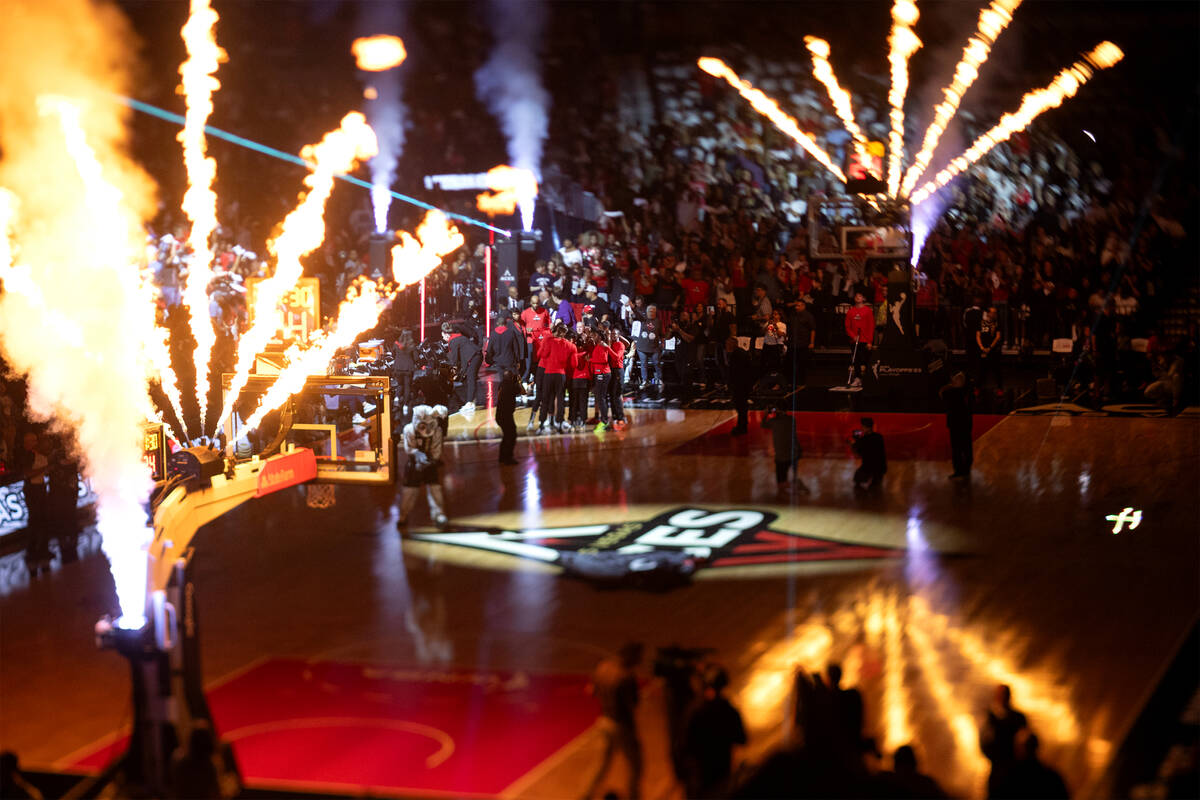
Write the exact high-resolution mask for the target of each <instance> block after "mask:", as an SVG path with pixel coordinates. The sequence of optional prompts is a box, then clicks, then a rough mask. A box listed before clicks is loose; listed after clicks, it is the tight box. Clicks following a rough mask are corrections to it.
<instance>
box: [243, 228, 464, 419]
mask: <svg viewBox="0 0 1200 800" xmlns="http://www.w3.org/2000/svg"><path fill="white" fill-rule="evenodd" d="M400 241H401V243H400V244H399V245H396V246H395V247H394V248H392V261H393V269H394V271H395V275H396V281H397V284H396V285H394V286H392V287H388V288H386V289H384V288H382V287H380V286H378V285H377V284H375V283H374V282H373V281H370V280H366V279H363V280H361V281H359V282H358V283H356V284H355V285H354V286H352V287H351V288H350V291H349V292H348V293H347V296H346V299H345V300H344V301H342V305H341V307H340V308H339V309H338V317H337V321H336V322H335V323H334V324H333V327H332V328H331V329H330V330H328V331H322V332H320V333H319V334H318V335H317V338H316V339H315V341H314V342H312V343H310V345H309V346H308V347H302V346H301V345H299V344H296V345H293V346H292V347H290V348H288V350H287V352H286V353H285V356H286V357H287V362H288V365H287V366H286V367H285V368H284V369H283V371H282V372H280V373H279V377H278V378H276V380H275V382H274V383H272V384H271V386H270V388H269V389H267V393H266V394H265V395H264V396H263V398H262V400H261V401H260V402H259V404H258V408H256V409H255V410H254V412H253V413H252V414H251V415H250V418H249V419H247V420H246V422H245V426H244V427H243V428H242V429H240V430H242V431H251V430H253V429H254V428H257V427H258V425H259V424H260V423H261V422H262V420H263V417H265V416H266V415H267V414H268V413H270V412H271V411H272V410H274V409H276V408H278V407H279V406H281V405H282V404H283V403H284V401H286V400H287V399H288V398H289V397H291V396H292V395H293V394H295V393H296V392H298V391H300V389H302V388H303V387H304V382H305V381H306V380H308V376H310V375H324V374H325V373H326V372H327V371H328V367H329V362H330V360H331V359H332V358H333V357H334V355H336V354H337V351H338V350H340V349H342V348H343V347H349V346H350V345H352V344H354V340H355V338H357V337H358V335H359V334H361V333H362V332H363V331H365V330H368V329H370V328H373V327H375V325H376V324H377V323H378V322H379V315H380V313H381V312H382V311H383V310H384V309H385V308H387V306H388V304H390V303H391V302H392V298H394V297H395V296H396V292H398V291H399V290H400V289H402V288H404V287H405V286H406V285H408V284H410V283H415V282H417V281H419V280H421V278H423V277H425V275H427V274H428V273H429V272H430V271H432V270H433V269H434V268H435V267H437V266H438V265H439V264H441V263H442V258H443V257H444V256H447V255H449V254H450V253H453V252H454V251H455V250H457V249H458V248H460V247H462V246H463V242H464V238H463V235H462V233H460V232H459V230H458V229H457V228H456V227H454V226H453V225H451V224H450V223H449V221H448V220H447V219H446V215H445V214H443V213H442V212H441V211H430V212H429V213H428V214H426V215H425V220H424V221H423V222H422V223H421V225H420V226H419V227H418V228H417V235H416V237H413V236H411V235H410V234H409V233H408V232H407V231H401V232H400ZM231 396H233V395H232V393H231Z"/></svg>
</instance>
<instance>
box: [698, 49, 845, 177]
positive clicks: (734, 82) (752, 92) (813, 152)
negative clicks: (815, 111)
mask: <svg viewBox="0 0 1200 800" xmlns="http://www.w3.org/2000/svg"><path fill="white" fill-rule="evenodd" d="M696 63H697V65H698V66H699V67H700V69H702V70H704V71H705V72H707V73H708V74H709V75H713V76H715V77H717V78H724V79H725V81H726V83H728V84H729V85H730V86H732V87H733V88H734V89H737V91H738V94H740V95H741V96H742V97H744V98H746V100H747V101H748V102H749V103H750V105H751V106H753V107H754V110H755V111H757V112H758V113H760V114H762V115H763V116H764V117H766V118H767V119H769V120H771V122H773V123H774V124H775V127H776V128H778V129H779V130H781V131H782V132H783V133H786V134H787V135H788V136H790V137H791V138H792V139H794V140H795V141H796V143H797V144H799V145H800V146H801V147H803V148H804V150H805V152H807V153H808V154H809V155H810V156H812V157H813V158H815V159H816V160H817V161H818V162H819V163H820V164H821V165H822V166H824V167H825V169H827V170H829V171H830V172H832V173H833V174H834V175H836V176H837V179H838V180H840V181H841V182H842V183H845V182H846V173H844V172H842V170H841V169H840V168H839V167H838V166H837V165H836V164H834V163H833V161H832V160H831V159H830V158H829V154H828V153H826V152H825V151H824V150H822V149H821V148H820V146H819V145H817V143H816V141H814V140H813V138H812V137H811V136H809V135H808V134H807V133H805V132H804V131H802V130H800V125H799V123H797V122H796V119H795V118H794V117H792V116H790V115H788V114H787V113H786V112H784V110H783V109H781V108H780V107H779V104H778V103H776V102H775V101H774V100H772V99H771V98H770V97H767V95H765V94H763V92H762V90H760V89H755V88H754V86H752V85H751V84H750V82H749V81H744V80H742V79H741V78H739V77H738V74H737V73H736V72H734V71H733V70H732V69H730V68H729V66H728V65H727V64H726V63H725V62H724V61H722V60H721V59H719V58H701V59H700V60H699V61H697V62H696Z"/></svg>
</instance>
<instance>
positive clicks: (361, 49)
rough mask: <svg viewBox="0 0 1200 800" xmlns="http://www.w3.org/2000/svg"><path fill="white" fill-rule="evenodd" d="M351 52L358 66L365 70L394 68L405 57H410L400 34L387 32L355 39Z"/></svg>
mask: <svg viewBox="0 0 1200 800" xmlns="http://www.w3.org/2000/svg"><path fill="white" fill-rule="evenodd" d="M350 52H352V53H353V54H354V61H355V63H356V64H357V65H358V68H359V69H361V70H364V71H365V72H383V71H385V70H389V69H394V68H395V67H398V66H400V65H401V64H403V63H404V59H405V58H407V57H408V52H407V51H406V50H405V49H404V41H403V40H401V38H400V37H399V36H390V35H388V34H386V33H381V34H379V35H378V36H364V37H362V38H360V39H355V40H354V42H353V43H352V44H351V45H350Z"/></svg>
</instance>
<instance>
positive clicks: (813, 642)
mask: <svg viewBox="0 0 1200 800" xmlns="http://www.w3.org/2000/svg"><path fill="white" fill-rule="evenodd" d="M832 646H833V634H832V633H830V632H829V628H827V627H825V626H824V625H821V624H812V623H810V624H805V625H800V626H798V627H797V628H796V629H795V630H794V631H792V635H791V636H789V637H788V638H786V639H784V640H782V641H780V642H779V643H778V644H776V645H774V646H773V647H771V648H769V649H768V650H767V651H766V652H765V653H763V654H762V655H761V656H760V657H759V658H758V659H756V660H755V662H754V664H753V666H751V668H750V679H749V680H748V681H747V683H746V686H745V688H744V689H742V691H741V693H740V697H739V701H740V703H739V705H740V707H741V709H742V716H743V717H744V719H745V721H746V725H747V726H748V727H749V728H751V729H755V728H764V727H766V726H768V725H770V724H772V723H774V722H776V721H777V720H778V718H779V712H780V709H781V708H782V707H783V704H784V701H785V700H786V699H787V698H788V696H789V694H790V693H791V691H792V679H793V677H794V675H795V673H796V670H797V669H804V670H806V671H808V672H817V671H819V670H822V669H824V668H825V662H826V660H827V659H828V658H829V650H830V648H831V647H832Z"/></svg>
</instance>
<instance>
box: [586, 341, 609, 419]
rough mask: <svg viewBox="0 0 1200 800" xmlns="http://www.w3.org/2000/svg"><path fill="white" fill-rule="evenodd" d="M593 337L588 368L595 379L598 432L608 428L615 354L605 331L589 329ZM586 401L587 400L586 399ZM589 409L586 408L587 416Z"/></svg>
mask: <svg viewBox="0 0 1200 800" xmlns="http://www.w3.org/2000/svg"><path fill="white" fill-rule="evenodd" d="M588 335H589V336H590V337H591V350H589V351H588V368H589V371H590V372H591V374H592V379H593V380H594V381H595V384H594V385H593V391H594V392H595V393H596V427H595V429H594V430H595V431H596V432H597V433H599V432H601V431H605V430H607V429H608V424H609V422H608V419H609V417H608V385H609V383H610V382H611V380H612V364H611V359H612V355H613V351H612V348H611V347H609V346H608V342H607V339H606V337H605V335H604V333H603V331H589V332H588ZM585 402H586V401H585ZM586 413H587V409H586V408H585V409H584V414H585V416H586Z"/></svg>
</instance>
